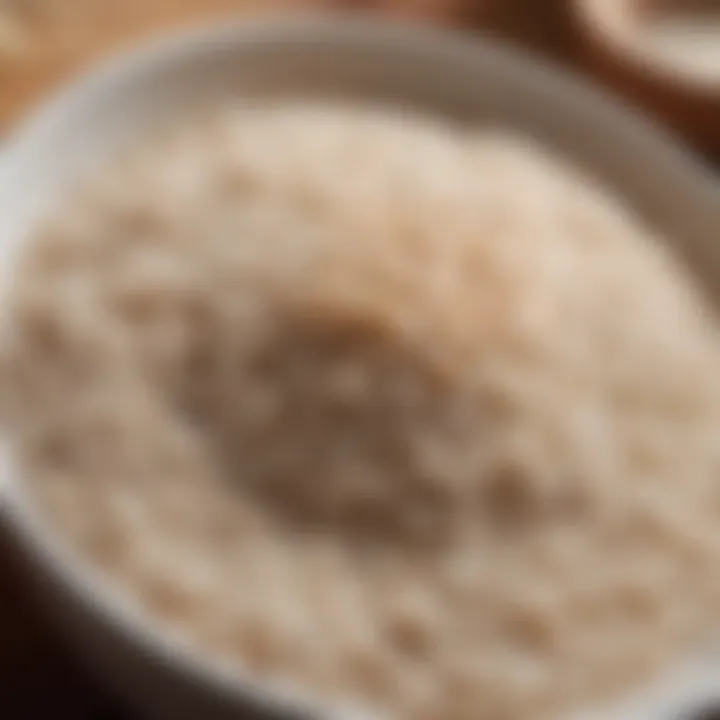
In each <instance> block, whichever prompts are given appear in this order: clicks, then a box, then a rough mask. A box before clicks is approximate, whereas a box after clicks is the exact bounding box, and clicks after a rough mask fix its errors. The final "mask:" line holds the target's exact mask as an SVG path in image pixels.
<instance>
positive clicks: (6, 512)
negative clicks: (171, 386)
mask: <svg viewBox="0 0 720 720" xmlns="http://www.w3.org/2000/svg"><path fill="white" fill-rule="evenodd" d="M287 42H291V43H292V42H301V43H304V44H305V45H307V47H308V48H310V47H313V46H323V45H325V46H327V45H329V46H330V47H332V46H338V45H346V44H349V45H352V46H353V47H354V49H355V50H356V51H358V52H367V51H369V50H373V49H375V48H377V47H380V46H381V47H382V49H383V51H385V52H393V53H395V54H396V55H405V56H408V57H416V58H420V59H421V60H423V61H424V62H425V63H426V65H428V67H429V66H431V65H439V64H440V63H441V62H442V61H444V60H445V61H447V60H453V61H454V62H457V63H458V64H459V65H462V66H465V67H468V68H470V67H473V66H477V65H478V64H479V63H496V64H498V65H499V66H502V69H503V72H504V74H506V75H508V76H520V75H524V76H526V77H529V78H530V79H532V80H533V81H534V82H535V83H536V84H537V86H538V87H539V88H541V90H542V92H543V93H544V94H545V95H546V96H547V97H548V98H551V97H553V98H555V99H557V100H558V101H561V105H565V106H568V107H570V106H573V107H575V108H580V107H581V106H583V105H585V106H586V107H587V112H588V113H589V115H588V117H590V115H592V116H594V117H595V119H596V126H597V127H601V126H605V127H606V130H605V133H606V135H608V136H611V135H612V134H613V133H619V132H621V131H622V132H624V133H625V134H626V135H627V136H628V138H629V137H631V136H632V137H633V138H635V139H636V140H637V142H638V143H642V144H644V145H643V147H644V148H645V152H646V153H652V152H654V153H656V154H657V156H658V163H657V164H658V165H659V166H663V167H664V172H665V173H666V174H667V176H668V177H670V176H671V175H673V174H674V176H675V178H676V180H677V185H678V186H681V185H686V186H687V187H688V192H689V194H690V192H692V193H696V194H697V195H698V196H699V199H698V203H702V202H708V203H713V206H715V204H716V205H717V209H718V211H719V212H720V193H717V192H716V190H715V188H714V187H712V186H711V185H712V183H711V180H710V174H709V172H708V173H707V177H705V174H704V172H703V169H702V167H701V166H700V165H699V164H696V163H695V162H694V161H693V159H692V156H691V154H690V153H689V152H688V151H686V150H685V149H684V148H683V147H682V146H681V145H680V144H679V143H676V141H675V140H674V138H673V137H672V136H671V135H670V134H668V133H666V132H665V131H664V130H663V129H661V128H660V127H659V126H657V125H655V124H654V123H653V122H652V121H648V120H647V119H643V118H642V117H639V116H637V115H636V114H635V113H633V112H632V111H630V110H629V109H626V107H625V106H624V103H623V102H622V101H618V99H617V98H614V97H612V96H611V95H609V94H607V93H605V92H604V91H601V90H599V89H596V88H593V87H592V86H590V85H587V84H585V83H584V82H583V81H581V80H580V79H576V78H575V77H574V76H573V74H572V73H570V72H568V71H565V70H562V69H559V68H553V66H552V64H551V63H547V62H545V61H542V60H538V59H537V58H535V57H534V56H533V55H532V54H530V53H526V52H524V51H521V50H517V49H510V48H508V47H506V46H505V45H504V44H503V43H502V42H499V41H496V40H493V39H492V38H488V37H485V38H482V39H478V37H477V35H472V36H470V35H467V36H466V35H465V33H462V32H458V31H450V30H438V29H432V28H426V27H420V26H414V25H408V24H405V23H399V22H398V23H395V22H387V21H382V22H380V21H375V20H372V19H367V18H358V17H353V18H352V19H348V18H345V17H338V16H329V15H326V14H316V13H300V14H298V13H290V14H285V15H284V16H280V17H270V18H267V17H263V18H254V19H248V18H241V19H239V20H236V21H231V22H227V21H226V22H223V23H217V22H213V23H211V24H209V25H207V26H203V27H199V28H195V29H192V30H187V29H185V30H180V31H178V30H173V31H171V32H168V33H164V34H163V35H162V36H160V37H156V38H154V39H152V40H150V41H146V42H145V43H143V44H142V45H140V46H139V47H136V48H134V49H131V50H125V51H120V52H118V53H115V54H113V55H112V56H111V57H110V58H109V59H108V60H105V61H103V62H102V63H101V64H100V65H99V66H98V67H97V68H96V69H93V70H90V71H87V72H84V73H83V74H81V75H80V76H79V77H78V78H77V79H75V80H73V81H71V82H70V83H68V84H67V85H66V86H65V87H63V88H61V89H60V90H59V91H56V92H55V93H54V94H52V95H51V96H50V98H49V99H48V100H46V101H45V102H43V103H41V104H40V105H39V106H38V107H37V108H36V109H35V110H34V112H33V113H32V114H31V116H30V117H29V118H28V119H27V120H25V121H23V122H21V123H20V125H19V126H18V127H17V129H15V130H14V131H12V132H11V133H10V135H9V137H7V138H5V143H4V147H3V151H2V152H3V155H2V156H0V198H1V197H2V196H3V191H2V188H3V187H4V183H11V182H12V177H13V175H14V173H15V172H16V168H18V169H19V168H21V167H22V165H23V156H24V155H25V154H26V153H31V152H32V149H33V147H34V144H35V142H36V140H37V138H39V137H41V136H42V135H43V134H44V133H46V132H47V131H49V130H50V129H51V128H52V127H54V126H55V125H57V124H60V123H62V122H63V121H64V120H66V119H67V118H68V117H72V116H73V114H74V111H73V106H74V105H75V103H76V101H77V100H79V99H80V98H83V97H86V96H88V97H89V96H91V95H92V94H93V93H95V92H97V91H98V90H100V89H103V88H107V87H109V86H112V85H116V86H117V87H118V88H121V89H123V88H126V87H127V84H126V83H127V82H128V81H129V84H130V85H132V81H133V80H134V79H138V78H141V77H142V76H143V75H144V74H145V73H147V72H149V71H151V70H152V69H153V67H155V66H156V65H157V64H158V63H168V62H170V63H173V62H175V61H177V60H179V59H187V58H192V57H194V53H196V52H197V51H198V50H199V49H203V48H207V47H208V46H209V45H214V46H218V47H219V46H223V45H228V44H230V45H233V46H238V45H239V46H242V45H245V46H255V45H258V44H259V45H264V46H266V47H267V46H275V47H276V48H277V49H278V50H282V48H283V45H284V44H285V43H287ZM719 216H720V215H719ZM15 475H16V474H14V473H13V463H12V460H11V455H10V452H9V448H8V447H7V445H6V444H5V443H4V442H3V441H2V440H0V522H3V523H4V524H5V525H6V526H8V528H9V529H10V532H11V535H12V536H13V537H14V538H15V539H17V540H18V541H19V546H20V548H21V551H22V552H23V553H26V554H29V556H30V559H31V561H32V562H34V563H35V564H36V565H37V566H38V568H39V569H40V570H41V571H42V572H44V573H46V574H47V575H48V577H49V578H50V579H51V580H52V582H53V583H54V584H56V585H57V586H58V587H59V588H60V589H61V590H63V591H64V592H67V593H69V594H70V595H71V596H72V599H73V601H75V602H76V603H78V605H79V606H80V607H81V609H82V611H83V612H87V613H89V614H90V615H91V616H92V617H93V618H94V620H96V621H97V622H99V623H101V624H102V625H103V626H104V627H107V628H108V629H109V630H110V631H111V632H112V633H114V634H115V635H117V636H120V637H122V638H123V639H124V640H126V641H127V642H128V643H130V644H131V645H132V646H133V647H136V648H139V649H140V650H142V652H143V653H144V654H145V655H146V656H147V657H148V658H149V659H151V660H152V661H153V662H154V663H156V664H158V665H159V666H161V667H163V668H165V669H167V670H169V671H170V672H171V673H172V674H173V675H176V676H180V677H182V678H184V679H186V680H195V681H200V682H201V683H202V684H203V685H204V686H206V687H208V688H210V689H212V690H214V691H216V692H219V693H220V694H222V695H223V697H225V698H229V700H230V701H231V702H235V703H238V704H242V703H247V702H248V701H250V702H253V703H255V704H256V705H257V706H258V707H264V708H268V709H269V710H270V711H271V712H273V713H279V714H282V716H286V715H287V714H289V716H290V717H295V716H297V714H298V713H301V715H300V717H306V713H311V715H310V716H311V717H323V718H325V717H327V718H331V717H332V718H339V717H345V709H344V708H339V709H335V708H334V707H331V706H329V705H327V704H324V703H323V704H322V705H320V703H319V702H318V701H309V700H307V698H304V697H302V696H301V694H298V693H295V692H286V691H285V690H284V689H282V688H279V687H274V686H272V685H271V684H270V683H265V682H257V681H255V680H251V679H250V678H249V677H247V676H246V675H245V674H244V673H241V672H239V671H238V670H233V669H231V668H230V667H228V666H226V665H225V664H224V663H222V662H219V661H216V660H215V659H213V658H212V657H210V656H209V654H206V653H199V652H196V651H194V650H192V648H191V647H190V645H189V643H185V642H183V641H182V638H181V637H180V636H179V635H178V634H177V633H173V632H171V631H168V630H167V629H165V628H160V627H159V626H158V624H157V623H154V622H152V621H151V618H150V617H146V616H145V614H144V613H139V612H138V610H137V609H136V608H135V607H132V606H131V604H130V603H129V602H128V601H127V600H126V599H124V597H123V595H122V593H121V592H118V591H117V590H116V589H114V588H112V587H111V584H110V582H109V581H107V580H105V579H103V577H102V573H101V572H100V571H96V570H95V569H94V568H92V567H91V566H90V563H85V562H83V561H82V560H81V559H80V558H78V557H76V556H75V555H74V553H71V552H70V551H69V550H68V548H66V547H65V546H64V545H63V544H62V543H60V542H57V537H56V533H54V532H53V531H52V530H51V529H50V528H49V527H48V526H47V525H46V524H45V523H43V522H42V520H41V518H40V514H39V513H38V512H37V511H35V510H34V509H33V508H32V507H31V505H32V503H30V502H29V501H27V500H26V499H25V498H24V497H23V496H24V493H22V492H21V490H20V485H21V483H19V482H17V481H16V480H14V479H13V478H14V476H15ZM352 717H355V715H354V714H353V715H352Z"/></svg>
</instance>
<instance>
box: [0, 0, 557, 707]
mask: <svg viewBox="0 0 720 720" xmlns="http://www.w3.org/2000/svg"><path fill="white" fill-rule="evenodd" d="M448 1H449V2H452V3H453V7H452V8H450V7H449V6H448V5H446V4H445V0H374V1H373V0H369V3H370V4H371V5H372V6H374V9H375V10H376V11H385V12H388V13H391V14H393V15H403V14H404V15H417V16H420V15H421V16H423V17H424V18H425V19H428V18H430V19H432V20H436V21H438V22H456V23H460V24H472V25H473V26H474V27H478V28H479V27H484V28H489V29H490V30H491V31H492V32H495V33H500V34H502V35H503V36H505V37H507V38H509V39H511V40H513V41H516V42H520V43H522V44H524V45H528V46H531V47H534V48H536V49H539V50H541V51H542V52H546V53H549V54H551V55H555V56H557V57H558V58H560V59H565V60H567V59H568V57H569V37H568V28H567V26H566V23H565V18H564V15H563V12H562V3H561V2H560V0H485V1H484V2H483V0H469V2H468V0H448ZM10 2H11V0H0V10H1V9H2V7H3V5H8V4H9V3H10ZM14 2H15V4H17V5H23V6H25V7H24V10H23V13H26V14H22V16H21V17H20V18H19V20H17V19H16V20H14V21H13V22H12V23H11V24H10V26H8V25H7V23H6V25H5V27H4V29H3V26H2V21H1V20H0V131H2V130H3V129H7V128H9V127H11V125H12V124H13V123H14V122H15V121H16V120H17V119H18V118H19V117H21V116H22V114H23V113H25V112H26V111H27V110H28V108H31V107H32V105H33V104H34V103H35V102H36V101H37V100H38V99H39V98H41V97H42V96H43V95H44V94H45V93H46V92H47V91H48V90H49V89H50V88H52V87H54V86H56V85H57V84H58V83H59V82H60V81H61V80H63V79H64V78H66V77H68V76H70V75H72V74H73V73H74V72H75V71H76V70H77V69H78V68H81V67H83V66H85V65H87V64H88V62H90V61H91V60H92V59H94V58H96V57H98V56H100V55H102V54H104V53H106V52H108V51H110V50H114V49H117V48H118V47H121V46H122V45H123V44H127V43H129V42H131V41H132V40H134V39H136V38H139V37H141V36H143V35H147V34H149V33H151V32H153V31H155V30H157V29H159V28H165V27H170V26H176V25H179V24H187V23H190V22H195V21H198V20H207V19H211V18H218V17H222V16H225V15H228V14H231V13H232V14H236V13H237V12H238V11H247V12H250V11H254V10H257V9H258V7H262V8H263V11H268V8H269V7H270V6H277V5H285V6H287V5H288V4H289V5H291V6H293V5H294V6H296V5H298V4H299V2H288V0H286V1H285V2H281V1H280V0H279V1H278V2H268V0H34V2H31V1H30V0H14ZM309 2H310V4H314V5H327V4H328V3H327V2H324V3H323V2H321V1H320V0H318V1H317V2H311V0H309ZM337 2H339V3H340V4H343V5H345V6H358V5H360V4H362V3H361V2H358V0H355V1H354V2H353V0H344V1H343V0H337ZM438 3H440V4H438ZM306 4H307V3H306ZM101 9H102V10H101ZM0 17H2V15H1V14H0ZM130 717H131V716H130V714H129V713H127V711H126V710H125V709H123V708H122V707H121V705H120V704H118V703H117V702H116V700H115V699H112V698H109V697H108V696H107V694H106V692H105V691H104V690H103V689H101V688H100V687H99V686H98V685H97V684H96V683H95V682H94V680H93V679H92V677H91V675H90V674H88V673H87V672H85V670H83V669H82V668H80V667H79V666H78V664H77V663H76V661H75V660H74V659H73V654H72V649H71V648H67V647H65V646H64V645H63V644H62V643H60V642H59V641H57V640H56V639H55V637H54V635H53V633H52V631H51V630H50V629H49V628H48V627H46V624H45V622H44V620H43V618H42V615H41V614H40V613H38V612H36V611H35V610H34V609H33V603H32V601H31V599H30V595H29V594H28V592H27V588H26V583H25V580H24V578H23V569H22V563H21V561H20V560H19V559H18V558H17V557H15V556H14V555H13V553H12V552H11V551H10V550H9V548H8V546H7V543H5V542H3V538H2V536H1V535H0V718H2V719H4V720H43V719H44V718H48V719H51V718H58V719H64V718H67V719H68V720H70V719H72V720H95V719H97V720H100V719H102V718H107V719H108V720H112V719H113V718H118V719H120V718H125V719H126V720H127V719H128V718H130ZM199 720H201V719H199Z"/></svg>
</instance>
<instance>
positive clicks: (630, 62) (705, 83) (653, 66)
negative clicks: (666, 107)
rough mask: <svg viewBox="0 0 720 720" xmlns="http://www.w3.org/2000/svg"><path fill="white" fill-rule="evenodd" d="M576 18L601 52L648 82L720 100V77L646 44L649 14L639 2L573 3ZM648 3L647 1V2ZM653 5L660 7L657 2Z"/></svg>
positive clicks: (593, 0)
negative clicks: (696, 69)
mask: <svg viewBox="0 0 720 720" xmlns="http://www.w3.org/2000/svg"><path fill="white" fill-rule="evenodd" d="M572 2H573V4H574V6H575V7H574V11H575V16H576V18H577V20H578V22H579V23H580V24H581V26H582V30H583V31H584V33H585V35H586V36H587V38H588V39H589V41H590V42H592V43H593V44H594V45H595V46H596V48H597V50H598V51H599V52H603V53H606V54H612V55H613V56H615V60H616V62H619V63H622V64H623V65H624V66H625V69H626V71H627V72H630V73H632V74H633V75H634V76H636V77H640V78H641V79H642V80H644V81H645V82H649V83H652V84H653V85H655V86H659V87H662V88H666V89H667V90H668V91H669V90H672V91H673V94H674V95H679V96H684V97H687V96H690V97H692V98H697V99H700V100H703V101H706V102H710V103H711V102H713V101H715V100H716V99H718V98H719V97H720V75H719V76H717V77H716V76H710V77H706V76H704V75H702V74H699V73H696V72H693V71H692V70H688V69H686V68H684V67H683V66H682V65H681V64H678V63H677V62H675V61H674V60H673V59H672V58H668V57H666V56H665V53H663V52H662V51H661V50H657V49H654V48H653V47H652V46H651V45H649V44H647V43H643V42H642V38H641V35H642V32H641V28H642V26H643V25H644V24H645V20H644V16H645V15H646V14H647V13H648V11H647V10H645V9H643V8H642V7H641V6H642V5H643V3H642V2H639V1H638V0H572ZM646 3H647V0H646ZM649 4H651V5H657V4H659V3H658V2H657V0H653V2H652V3H649Z"/></svg>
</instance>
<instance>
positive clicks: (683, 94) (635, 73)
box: [571, 0, 720, 157]
mask: <svg viewBox="0 0 720 720" xmlns="http://www.w3.org/2000/svg"><path fill="white" fill-rule="evenodd" d="M571 9H572V16H573V20H574V25H575V29H576V31H577V33H576V34H577V37H578V39H579V44H578V48H577V50H578V54H579V56H580V60H581V62H582V63H583V65H585V66H586V67H587V68H588V69H589V71H590V72H591V73H593V74H594V75H595V76H596V77H597V78H598V79H600V80H601V81H603V82H604V83H605V84H607V85H608V86H609V87H612V88H613V89H615V90H616V91H619V92H621V93H622V94H624V95H625V96H626V97H627V98H629V99H631V100H632V101H634V102H635V103H637V104H638V105H639V106H641V107H643V108H645V109H646V110H649V111H650V112H652V113H654V114H656V115H657V116H658V117H660V118H662V119H663V120H664V121H665V122H666V123H667V124H668V125H669V126H670V127H672V128H673V129H674V130H676V131H678V132H679V133H680V134H682V135H683V136H684V137H685V138H687V139H688V140H690V141H691V142H692V143H693V144H694V145H695V146H696V147H697V148H698V149H699V150H701V151H704V152H707V153H710V154H711V155H713V156H715V157H720V5H718V3H717V2H716V0H572V3H571ZM703 28H705V29H703ZM713 33H714V35H713ZM715 43H716V45H715Z"/></svg>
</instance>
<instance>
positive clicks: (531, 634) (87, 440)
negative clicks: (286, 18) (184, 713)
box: [2, 105, 720, 720]
mask: <svg viewBox="0 0 720 720" xmlns="http://www.w3.org/2000/svg"><path fill="white" fill-rule="evenodd" d="M17 277H18V282H17V284H16V288H15V290H14V294H13V297H12V298H10V303H11V304H10V316H11V320H12V322H11V325H10V328H9V329H10V332H9V333H8V335H7V337H5V338H4V339H3V341H4V345H3V348H2V349H3V360H4V362H5V366H6V372H5V374H4V376H5V378H6V380H7V382H6V383H5V388H4V390H5V398H4V399H5V402H4V409H5V411H6V414H7V417H8V422H7V425H8V432H9V433H10V434H11V436H12V438H13V441H14V443H15V447H16V449H17V451H18V453H19V455H20V456H21V457H22V459H23V463H24V467H25V479H26V481H27V482H28V483H29V484H30V486H31V488H32V490H33V492H34V493H35V494H36V497H37V498H38V500H39V502H40V503H41V505H42V508H43V510H44V511H45V512H46V513H47V517H48V519H49V520H50V521H52V523H54V524H55V526H56V527H57V529H58V534H59V536H60V537H64V538H67V540H68V541H69V542H71V543H72V546H73V547H74V548H75V549H76V550H78V551H80V552H81V553H82V554H83V555H84V557H86V558H87V561H88V562H90V563H92V564H93V565H94V566H96V567H97V568H99V569H101V570H102V571H103V572H104V573H106V575H107V576H108V577H109V578H111V579H112V581H113V582H114V583H115V584H116V585H117V586H118V587H120V588H122V589H123V590H124V591H126V592H129V593H131V594H132V596H133V597H135V598H136V600H138V601H139V602H141V603H142V604H143V606H144V607H145V608H146V610H147V611H148V612H149V613H151V615H152V616H154V617H156V618H157V620H158V622H161V623H162V624H164V625H166V626H168V627H170V628H173V629H174V630H175V631H176V632H181V633H183V634H184V636H185V637H186V638H188V639H189V640H190V641H191V642H192V643H194V644H196V645H197V647H198V648H199V649H200V650H201V651H202V652H204V653H206V654H209V655H211V656H215V657H216V658H223V659H226V660H230V661H232V662H233V663H236V664H237V667H238V668H239V669H241V670H242V671H243V672H247V673H249V674H250V675H251V676H253V677H256V678H258V679H263V680H271V681H275V682H286V683H289V684H292V685H294V686H298V687H300V688H301V689H303V690H304V691H306V692H308V693H309V694H311V695H313V696H316V697H319V698H324V699H341V700H342V701H352V702H355V703H356V704H358V705H360V706H361V707H367V708H370V709H371V710H373V711H375V712H377V713H378V714H382V715H383V716H387V717H390V718H396V719H398V720H537V719H539V718H545V717H556V716H557V714H558V713H560V712H561V711H565V710H568V709H573V708H575V707H581V706H589V705H592V704H593V703H595V702H596V701H598V700H600V699H601V698H604V697H606V696H607V695H608V694H610V695H614V694H617V693H619V692H621V691H622V690H624V689H625V688H626V687H628V686H631V685H632V684H633V683H635V682H639V681H640V680H641V679H643V678H645V677H647V676H648V675H649V674H650V673H651V672H653V671H654V670H655V669H657V668H659V667H661V666H662V665H663V664H665V663H666V662H669V661H670V660H673V659H675V658H678V657H681V656H682V655H683V654H684V653H685V652H686V651H687V649H688V648H690V647H691V646H692V644H693V643H694V642H696V641H697V640H698V638H699V637H702V636H703V635H704V634H706V633H707V632H708V630H711V629H713V628H715V627H716V624H717V620H718V611H717V607H718V605H717V603H718V601H719V600H720V577H719V574H720V523H719V522H718V520H719V517H718V515H719V513H720V496H719V495H718V485H717V481H718V471H719V469H720V444H719V443H718V441H717V437H718V435H717V433H718V431H719V430H720V374H719V373H718V372H717V367H718V362H719V361H720V353H719V351H718V335H717V326H716V324H715V320H714V318H713V317H711V314H710V312H709V311H708V309H707V308H706V306H705V304H704V302H703V300H702V299H701V298H700V297H699V295H698V293H697V292H696V291H695V289H694V287H693V285H692V283H691V282H690V280H689V279H688V278H687V277H685V275H684V272H683V270H682V269H681V268H680V267H679V266H677V265H676V263H675V262H674V261H673V259H672V258H670V257H669V255H668V254H667V253H666V252H665V251H664V250H662V249H661V245H660V243H659V242H657V241H656V239H655V238H653V237H652V236H651V234H650V233H649V232H648V231H647V230H645V229H643V228H642V227H641V226H640V223H639V222H638V221H637V220H636V219H634V218H633V217H631V215H630V213H628V212H627V211H625V210H624V209H623V208H622V207H621V206H620V204H619V203H618V202H617V201H615V200H613V199H612V198H610V197H609V195H608V194H607V193H606V192H605V191H603V190H599V189H597V188H594V187H592V186H591V184H590V183H589V182H588V181H587V180H586V179H585V178H583V177H582V176H581V175H580V174H579V173H577V172H576V171H574V170H571V169H570V168H567V167H564V166H563V165H562V164H561V163H559V162H558V161H556V160H555V159H553V158H551V157H549V156H548V155H547V154H545V153H544V152H542V151H541V150H539V149H538V148H536V147H534V146H533V145H532V143H530V142H528V141H525V140H521V139H519V138H515V137H513V136H510V135H503V134H497V133H489V132H468V131H465V130H461V129H458V128H454V127H451V126H450V125H446V124H444V123H443V122H441V121H434V120H430V119H419V118H411V117H410V116H407V115H398V114H393V113H392V112H390V111H388V110H382V109H361V108H340V107H331V106H327V107H326V106H312V107H311V106H302V107H301V106H297V105H281V106H278V107H274V108H261V107H258V108H245V107H242V108H237V107H227V108H223V109H222V110H220V111H218V112H214V113H211V114H210V115H208V116H207V117H203V118H202V119H199V120H196V121H187V122H184V123H182V124H181V125H179V126H178V127H177V128H170V129H167V130H163V131H162V132H161V133H159V134H158V135H157V137H153V138H149V139H148V140H147V141H146V142H141V143H139V144H138V146H137V148H135V149H133V150H132V152H130V153H129V154H127V155H126V156H124V157H122V158H118V160H117V162H116V163H115V164H114V166H112V167H108V168H107V169H106V170H105V171H104V173H102V174H100V175H98V176H97V177H93V178H91V181H90V182H89V183H87V185H86V186H85V187H83V188H81V189H80V190H79V191H78V192H77V193H75V194H74V195H73V196H72V197H69V198H67V200H66V202H65V203H64V204H63V205H62V206H61V207H60V208H59V209H58V210H57V211H56V212H54V213H52V214H51V216H50V217H49V218H48V220H47V222H46V223H45V224H44V225H43V227H42V228H40V229H39V230H38V232H37V234H36V237H34V239H33V242H32V243H30V244H29V246H28V249H27V252H26V253H25V255H24V257H23V259H22V262H21V266H20V267H19V269H18V276H17Z"/></svg>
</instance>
